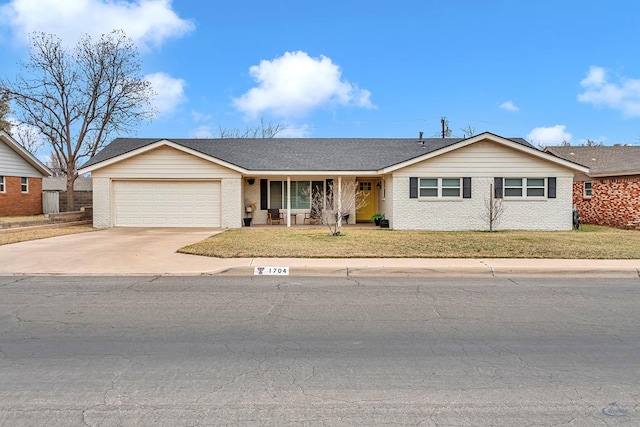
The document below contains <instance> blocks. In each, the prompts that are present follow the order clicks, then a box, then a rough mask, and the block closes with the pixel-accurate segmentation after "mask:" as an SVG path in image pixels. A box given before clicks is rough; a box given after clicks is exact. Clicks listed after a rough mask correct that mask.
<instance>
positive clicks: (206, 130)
mask: <svg viewBox="0 0 640 427" xmlns="http://www.w3.org/2000/svg"><path fill="white" fill-rule="evenodd" d="M191 134H192V137H193V138H215V136H214V133H213V131H212V130H211V128H210V127H209V126H206V125H203V126H198V127H197V128H196V129H195V130H193V131H192V132H191Z"/></svg>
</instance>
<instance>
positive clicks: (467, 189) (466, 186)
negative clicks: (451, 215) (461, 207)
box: [462, 177, 471, 199]
mask: <svg viewBox="0 0 640 427" xmlns="http://www.w3.org/2000/svg"><path fill="white" fill-rule="evenodd" d="M462 198H463V199H470V198H471V177H466V178H462Z"/></svg>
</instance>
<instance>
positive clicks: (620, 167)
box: [546, 146, 640, 228]
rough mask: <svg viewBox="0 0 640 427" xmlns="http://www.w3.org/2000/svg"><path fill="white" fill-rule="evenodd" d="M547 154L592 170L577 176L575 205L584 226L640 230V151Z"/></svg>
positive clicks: (562, 149) (563, 150)
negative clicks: (592, 225) (585, 224)
mask: <svg viewBox="0 0 640 427" xmlns="http://www.w3.org/2000/svg"><path fill="white" fill-rule="evenodd" d="M546 151H547V152H549V153H551V154H553V155H555V156H558V157H560V158H562V159H565V160H569V161H571V162H574V163H578V164H581V165H583V166H586V167H588V168H589V172H588V173H587V174H576V176H575V178H574V183H573V203H574V204H575V205H576V207H577V209H578V212H579V213H580V218H581V221H582V222H583V223H587V224H598V225H608V226H613V227H633V228H638V226H640V147H636V146H595V147H571V146H567V147H548V148H547V149H546Z"/></svg>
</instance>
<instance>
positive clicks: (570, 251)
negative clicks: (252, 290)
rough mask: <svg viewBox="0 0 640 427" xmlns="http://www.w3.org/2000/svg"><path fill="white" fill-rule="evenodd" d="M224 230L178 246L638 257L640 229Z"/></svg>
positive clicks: (368, 254)
mask: <svg viewBox="0 0 640 427" xmlns="http://www.w3.org/2000/svg"><path fill="white" fill-rule="evenodd" d="M342 232H343V235H342V236H336V237H332V236H329V235H328V232H327V229H326V228H317V229H295V228H293V229H284V228H252V229H238V230H228V231H226V232H224V233H221V234H217V235H215V236H212V237H209V238H208V239H205V240H203V241H201V242H198V243H196V244H193V245H190V246H186V247H184V248H182V249H180V250H179V252H181V253H186V254H194V255H203V256H211V257H220V258H244V257H249V258H251V257H256V258H262V257H268V258H272V257H278V258H564V259H640V232H638V231H633V230H621V229H616V228H608V227H599V226H589V225H585V226H583V228H582V229H581V230H579V231H500V232H493V233H489V232H485V231H465V232H435V231H396V230H385V229H377V228H375V229H374V228H346V229H343V231H342Z"/></svg>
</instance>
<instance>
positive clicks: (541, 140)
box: [527, 125, 573, 146]
mask: <svg viewBox="0 0 640 427" xmlns="http://www.w3.org/2000/svg"><path fill="white" fill-rule="evenodd" d="M566 128H567V127H566V126H565V125H555V126H552V127H548V128H545V127H539V128H535V129H533V130H532V131H531V132H529V134H528V135H527V140H529V142H531V143H533V145H542V146H547V145H560V144H561V143H562V142H563V141H567V142H571V138H572V137H573V136H572V135H571V134H570V133H568V132H565V129H566Z"/></svg>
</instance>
